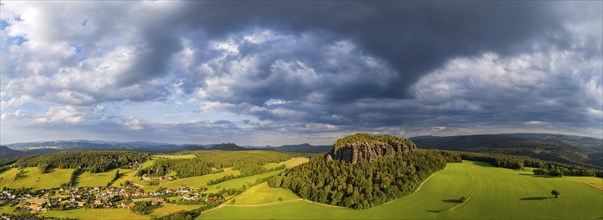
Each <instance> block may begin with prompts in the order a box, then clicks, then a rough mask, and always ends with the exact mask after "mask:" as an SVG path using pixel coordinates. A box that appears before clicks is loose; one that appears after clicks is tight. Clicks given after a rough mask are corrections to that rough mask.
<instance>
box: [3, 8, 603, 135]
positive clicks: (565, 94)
mask: <svg viewBox="0 0 603 220" xmlns="http://www.w3.org/2000/svg"><path fill="white" fill-rule="evenodd" d="M601 7H602V6H601V3H600V2H580V3H575V4H574V3H572V4H566V3H563V2H450V3H442V2H392V3H379V4H368V3H365V2H351V3H345V4H344V3H341V2H317V3H312V4H309V3H305V2H245V3H241V2H213V1H210V2H189V1H186V2H161V1H159V2H157V1H152V2H146V1H145V2H108V3H106V2H95V3H90V2H86V3H85V4H84V3H60V2H12V1H11V2H2V6H1V9H2V15H1V17H0V19H1V22H0V29H1V31H0V35H1V42H0V43H1V45H0V50H1V52H2V56H1V61H2V65H1V68H0V70H1V71H2V74H1V75H0V80H1V82H0V86H1V94H0V95H1V98H0V101H1V103H0V104H1V113H2V114H1V115H2V118H1V119H2V121H1V122H2V124H1V129H2V134H1V140H0V142H2V143H10V142H16V141H28V140H43V139H80V138H98V139H116V140H151V141H164V142H176V143H212V142H225V141H235V142H239V143H242V144H272V145H275V144H283V143H296V142H311V143H330V142H332V141H333V139H334V138H336V137H339V136H342V135H345V134H348V133H351V132H358V131H366V132H382V133H390V134H400V133H404V135H406V136H409V135H410V136H412V135H426V134H435V135H451V134H472V133H484V132H556V133H569V134H579V135H588V136H597V137H601V132H602V130H603V128H602V127H603V115H602V114H603V112H602V110H603V101H602V98H601V97H603V94H602V93H603V87H602V84H603V83H602V81H603V79H602V69H603V67H602V66H603V65H602V62H601V60H602V58H603V56H602V34H601V33H602V32H603V30H602V28H601V27H602V25H603V24H602V22H601V21H602V20H603V18H602V15H601V10H600V9H601ZM33 134H36V135H33Z"/></svg>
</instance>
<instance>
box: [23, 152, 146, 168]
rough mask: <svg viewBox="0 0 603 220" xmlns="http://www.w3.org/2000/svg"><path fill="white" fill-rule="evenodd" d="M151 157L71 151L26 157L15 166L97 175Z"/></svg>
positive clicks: (135, 153)
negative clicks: (72, 170) (84, 172)
mask: <svg viewBox="0 0 603 220" xmlns="http://www.w3.org/2000/svg"><path fill="white" fill-rule="evenodd" d="M150 157H151V156H150V155H149V154H148V153H137V152H130V151H70V152H61V153H56V154H49V155H39V156H33V157H26V158H23V159H20V160H17V161H16V162H15V165H16V166H18V167H38V168H40V170H41V171H42V173H45V172H48V171H49V170H51V169H53V168H80V169H83V170H87V171H90V172H91V173H97V172H104V171H107V170H110V169H114V168H122V167H123V168H127V167H129V166H132V165H134V164H135V163H142V162H143V161H146V160H148V159H149V158H150Z"/></svg>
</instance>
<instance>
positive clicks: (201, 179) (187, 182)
mask: <svg viewBox="0 0 603 220" xmlns="http://www.w3.org/2000/svg"><path fill="white" fill-rule="evenodd" d="M239 174H241V172H239V171H238V170H231V169H225V171H224V172H221V173H214V174H208V175H203V176H196V177H189V178H184V179H177V180H174V181H170V182H165V183H161V184H159V185H157V186H145V187H144V189H145V190H147V191H155V190H157V189H159V187H163V188H167V189H172V188H177V187H181V186H188V187H195V188H199V187H205V186H207V182H209V181H210V180H214V179H218V178H221V177H223V176H228V175H235V176H236V175H239Z"/></svg>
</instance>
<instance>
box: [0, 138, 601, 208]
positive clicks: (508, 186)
mask: <svg viewBox="0 0 603 220" xmlns="http://www.w3.org/2000/svg"><path fill="white" fill-rule="evenodd" d="M222 146H224V145H222ZM227 146H228V145H227ZM335 146H337V151H331V152H330V153H328V154H322V153H318V154H317V153H302V152H286V151H274V150H247V149H245V150H241V149H238V148H235V147H232V146H228V147H227V148H228V149H226V150H185V151H181V152H177V153H171V154H167V153H155V154H148V153H133V152H127V151H125V152H124V151H84V152H79V151H73V152H64V153H56V154H50V155H41V156H33V157H32V156H27V157H24V158H22V159H19V158H17V159H16V160H14V161H15V162H6V164H5V165H3V170H4V171H3V172H1V173H0V186H1V188H2V190H3V191H2V192H1V193H0V202H1V203H2V205H1V206H0V213H4V215H8V216H30V217H34V216H35V217H37V218H77V219H156V218H165V219H181V218H196V219H292V218H295V219H501V218H503V219H526V218H528V219H551V218H561V219H566V218H578V219H593V218H600V217H603V210H602V209H600V207H602V206H603V179H602V178H600V177H594V176H593V175H595V173H596V174H597V175H599V174H600V173H599V171H596V172H595V170H590V169H588V168H582V167H576V166H574V165H564V164H560V163H556V162H546V161H541V160H537V159H531V158H528V157H516V156H505V155H489V154H479V153H464V152H455V151H439V150H424V149H417V148H416V147H415V146H414V143H413V142H412V141H408V140H407V139H404V138H398V137H391V136H374V135H367V134H356V135H353V136H349V137H348V138H346V139H343V140H341V141H338V142H337V143H336V144H335ZM95 158H105V159H101V160H98V159H95ZM111 158H113V159H111ZM85 161H87V162H85ZM82 162H85V164H82ZM517 163H520V164H521V166H519V167H517ZM530 165H538V167H536V168H535V167H531V166H530ZM190 169H195V170H196V171H194V172H191V171H190ZM543 169H544V170H545V172H549V171H546V170H551V171H550V172H553V171H552V170H555V169H557V170H559V169H561V171H559V172H560V174H561V176H554V175H556V174H553V173H549V174H546V175H537V174H535V173H538V172H537V171H538V170H543ZM563 173H567V174H568V175H563ZM569 174H572V175H577V174H580V175H591V176H572V175H569ZM316 186H318V187H316ZM27 188H29V189H27ZM551 190H557V191H559V192H560V195H559V198H555V197H554V196H553V195H552V194H551ZM511 210H512V211H511Z"/></svg>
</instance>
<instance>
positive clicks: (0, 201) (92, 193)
mask: <svg viewBox="0 0 603 220" xmlns="http://www.w3.org/2000/svg"><path fill="white" fill-rule="evenodd" d="M203 190H204V189H193V188H191V187H187V186H182V187H178V188H174V189H160V190H157V191H153V192H147V191H144V189H143V188H141V187H137V186H135V185H133V184H132V183H130V182H128V183H127V184H126V186H125V187H112V186H96V187H87V186H84V187H60V188H54V189H47V190H31V189H24V188H22V189H10V188H3V189H2V192H0V206H2V205H9V204H10V205H11V206H15V209H20V210H22V211H30V212H33V213H41V212H47V211H48V210H50V209H58V210H68V209H78V208H127V209H133V208H134V207H136V206H137V204H139V205H143V206H149V205H150V206H160V205H162V204H164V203H176V204H188V205H193V204H195V205H204V204H207V203H208V202H220V201H221V200H222V199H223V198H222V193H218V194H213V193H210V194H207V195H206V194H200V192H201V191H203ZM203 196H206V197H205V199H203V198H202V197H203Z"/></svg>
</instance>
